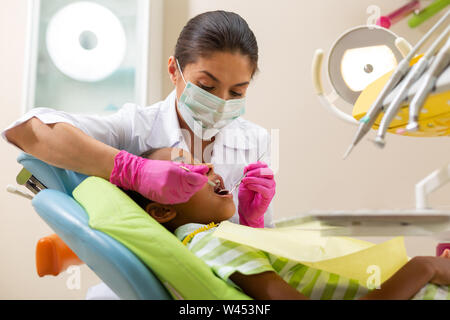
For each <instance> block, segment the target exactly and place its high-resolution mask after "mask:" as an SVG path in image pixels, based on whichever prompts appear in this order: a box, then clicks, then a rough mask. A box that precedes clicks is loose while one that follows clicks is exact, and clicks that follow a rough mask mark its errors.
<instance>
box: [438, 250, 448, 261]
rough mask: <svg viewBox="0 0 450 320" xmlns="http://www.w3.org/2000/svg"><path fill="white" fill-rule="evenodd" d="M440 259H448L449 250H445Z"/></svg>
mask: <svg viewBox="0 0 450 320" xmlns="http://www.w3.org/2000/svg"><path fill="white" fill-rule="evenodd" d="M440 257H441V258H447V259H450V249H445V250H444V252H442V254H441V255H440Z"/></svg>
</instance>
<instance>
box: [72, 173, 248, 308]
mask: <svg viewBox="0 0 450 320" xmlns="http://www.w3.org/2000/svg"><path fill="white" fill-rule="evenodd" d="M73 196H74V198H75V199H76V200H77V201H78V202H79V203H80V204H81V205H82V206H83V207H84V209H85V210H86V212H87V213H88V215H89V226H90V227H91V228H93V229H96V230H99V231H102V232H104V233H106V234H108V235H109V236H111V237H112V238H114V239H116V240H117V241H119V242H120V243H122V244H123V245H124V246H126V247H127V248H128V249H129V250H131V251H132V252H133V253H134V254H135V255H136V256H137V257H139V258H140V259H141V261H143V263H144V264H145V265H147V266H148V267H149V268H150V269H151V270H152V271H153V272H154V273H155V275H156V276H157V277H158V278H159V280H160V281H161V282H162V283H163V284H164V285H165V286H166V288H167V289H168V291H169V292H171V294H172V296H173V297H174V298H177V299H180V298H182V299H189V300H193V299H197V300H206V299H215V300H219V299H227V300H228V299H229V300H232V299H250V298H249V297H248V296H247V295H245V294H244V293H242V292H241V291H239V290H237V289H235V288H233V287H232V286H230V285H228V284H227V283H225V282H224V281H223V280H222V279H219V278H218V277H216V276H215V275H214V273H213V272H212V270H211V269H210V268H209V266H208V265H206V263H204V262H203V261H202V260H200V259H199V258H198V257H196V256H195V255H194V254H193V253H192V252H190V251H189V250H188V249H187V248H186V247H185V246H184V245H183V244H182V243H181V242H180V240H178V239H177V238H176V237H175V235H173V234H172V233H170V232H169V231H168V230H166V229H165V228H164V227H163V226H162V225H160V224H159V223H158V222H157V221H155V220H154V219H153V218H152V217H150V216H149V215H148V214H147V213H146V212H145V211H144V210H143V209H142V208H141V207H139V206H138V205H137V204H136V203H135V202H134V201H133V200H132V199H131V198H130V197H128V195H126V194H125V193H124V192H123V191H122V190H120V189H119V188H117V187H116V186H115V185H113V184H111V183H110V182H109V181H106V180H104V179H102V178H98V177H89V178H87V179H85V180H84V181H83V182H82V183H81V184H80V185H79V186H78V187H77V188H76V189H75V190H74V191H73ZM174 290H175V291H176V292H174Z"/></svg>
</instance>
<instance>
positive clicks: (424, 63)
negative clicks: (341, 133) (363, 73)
mask: <svg viewBox="0 0 450 320" xmlns="http://www.w3.org/2000/svg"><path fill="white" fill-rule="evenodd" d="M449 33H450V26H447V28H446V29H445V31H444V32H443V33H442V34H441V35H440V36H439V37H438V38H437V39H436V40H435V41H434V42H433V43H432V45H431V46H430V47H429V49H428V50H427V51H426V52H425V54H424V56H423V57H422V58H421V59H420V60H419V61H418V62H417V63H416V64H415V65H414V66H412V68H411V69H410V71H409V72H408V74H407V75H406V77H405V79H404V80H403V81H402V82H401V83H400V84H399V87H400V88H399V90H398V93H397V95H396V96H395V97H394V98H393V100H392V102H391V103H390V105H389V107H388V108H387V109H386V112H385V114H384V116H383V118H382V120H381V123H380V127H379V128H378V133H377V137H376V139H375V145H377V146H379V147H380V148H382V147H384V145H385V140H384V138H385V136H386V133H387V130H388V129H389V125H390V124H391V122H392V120H393V119H394V117H395V116H396V115H397V113H398V110H399V109H400V107H401V105H402V102H403V101H404V100H405V98H406V96H407V93H408V89H409V88H410V86H411V85H412V84H413V83H414V81H416V80H417V79H419V78H420V76H421V75H422V74H423V73H424V71H425V70H426V69H427V68H428V66H429V63H430V59H431V58H432V57H433V56H434V55H435V53H436V52H437V51H438V49H439V47H440V45H441V44H442V43H443V42H444V41H445V40H447V38H448V34H449Z"/></svg>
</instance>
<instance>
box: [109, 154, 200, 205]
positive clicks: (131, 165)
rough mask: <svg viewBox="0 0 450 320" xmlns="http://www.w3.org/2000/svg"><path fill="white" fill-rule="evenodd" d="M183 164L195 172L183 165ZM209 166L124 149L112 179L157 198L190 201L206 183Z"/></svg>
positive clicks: (117, 160)
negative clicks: (147, 156) (167, 159)
mask: <svg viewBox="0 0 450 320" xmlns="http://www.w3.org/2000/svg"><path fill="white" fill-rule="evenodd" d="M180 165H183V167H186V168H188V169H189V170H191V172H188V171H186V170H184V169H181V168H180ZM208 170H209V168H208V167H207V166H205V165H195V166H194V165H190V164H184V163H183V164H182V163H175V162H172V161H163V160H150V159H145V158H141V157H138V156H135V155H133V154H131V153H128V152H126V151H125V150H122V151H120V152H119V153H118V154H117V155H116V157H115V158H114V169H113V171H112V172H111V177H110V178H109V181H110V182H111V183H113V184H115V185H117V186H119V187H121V188H124V189H126V190H134V191H137V192H139V193H140V194H142V195H143V196H144V197H146V198H148V199H150V200H153V201H155V202H158V203H162V204H175V203H183V202H187V201H188V200H189V199H190V198H191V197H192V195H194V194H195V193H196V192H197V191H198V190H200V189H201V188H202V187H203V186H204V185H205V183H206V182H207V181H208V177H207V176H206V175H205V174H206V173H207V172H208Z"/></svg>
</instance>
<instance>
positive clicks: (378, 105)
mask: <svg viewBox="0 0 450 320" xmlns="http://www.w3.org/2000/svg"><path fill="white" fill-rule="evenodd" d="M449 16H450V11H447V13H446V14H445V15H444V16H443V17H442V18H441V19H439V21H438V22H437V23H436V24H435V25H434V26H433V27H432V28H431V29H430V30H429V31H428V32H427V33H426V34H425V35H424V36H423V37H422V38H421V39H420V40H419V42H418V43H417V44H416V45H415V46H414V47H413V48H412V49H411V51H410V52H409V53H408V54H407V56H406V57H405V58H403V60H402V61H400V63H399V64H398V66H397V68H396V69H395V70H394V72H393V73H392V75H391V77H390V78H389V80H388V81H387V83H386V85H385V86H384V88H383V89H382V90H381V93H380V94H379V95H378V97H377V98H376V99H375V101H374V103H373V104H372V106H371V107H370V109H369V111H368V112H367V114H366V115H365V116H364V117H363V118H361V120H360V124H359V126H358V130H357V132H356V135H355V137H354V138H353V141H352V144H351V145H350V147H349V148H348V149H347V152H346V153H345V155H344V159H346V158H347V157H348V155H349V154H350V152H351V151H352V150H353V148H354V147H355V146H356V145H357V144H358V143H359V141H361V139H362V138H363V137H364V136H365V135H366V134H367V132H369V130H370V128H372V126H373V124H374V123H375V121H376V119H377V117H378V115H379V114H380V113H381V112H382V111H383V109H384V108H383V101H384V99H385V98H386V96H387V95H388V94H389V92H391V90H392V89H393V88H394V87H395V86H396V85H397V84H398V83H399V82H400V80H401V79H402V78H403V76H404V75H405V74H406V73H407V72H408V70H409V68H410V67H409V62H410V61H411V59H412V58H413V57H414V55H415V54H416V52H417V51H418V50H419V49H420V48H421V47H422V45H423V44H424V43H425V41H427V40H428V38H429V37H430V36H431V35H432V34H433V33H434V32H435V31H436V30H437V29H438V28H439V27H440V26H441V24H442V23H444V22H445V20H447V18H448V17H449Z"/></svg>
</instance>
